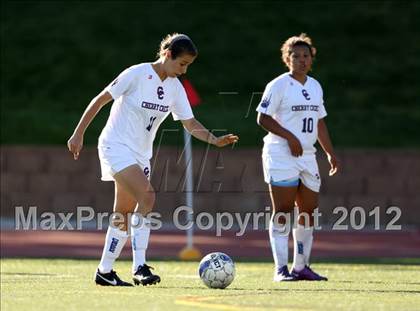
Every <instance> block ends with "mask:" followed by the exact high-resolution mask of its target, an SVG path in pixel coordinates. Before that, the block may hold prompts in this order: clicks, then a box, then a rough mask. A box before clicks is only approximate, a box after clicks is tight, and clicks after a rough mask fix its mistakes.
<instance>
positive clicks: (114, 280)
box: [95, 181, 137, 286]
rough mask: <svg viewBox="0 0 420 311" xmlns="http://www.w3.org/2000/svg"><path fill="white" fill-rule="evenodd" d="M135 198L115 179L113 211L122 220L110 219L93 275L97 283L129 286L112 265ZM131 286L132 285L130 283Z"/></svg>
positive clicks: (125, 231) (121, 247) (120, 244)
mask: <svg viewBox="0 0 420 311" xmlns="http://www.w3.org/2000/svg"><path fill="white" fill-rule="evenodd" d="M136 204H137V202H136V200H135V199H134V198H133V196H132V195H131V194H130V193H128V192H127V191H125V189H124V188H123V187H122V186H121V185H119V184H118V182H117V181H115V199H114V208H113V211H114V213H119V214H121V215H122V216H123V217H124V218H123V222H122V223H121V222H119V221H118V217H114V218H113V219H111V225H110V226H109V227H108V231H107V234H106V237H105V245H104V249H103V252H102V257H101V261H100V263H99V266H98V270H97V272H96V275H95V282H96V284H98V285H115V286H130V285H131V284H130V283H126V282H124V281H122V280H121V279H120V278H119V277H118V276H117V274H116V273H115V271H113V270H112V266H113V264H114V262H115V260H116V259H117V258H118V257H119V255H120V253H121V250H122V249H123V247H124V245H125V243H126V241H127V238H128V232H127V218H128V217H127V216H128V215H129V214H130V213H132V212H133V211H134V209H135V207H136ZM131 286H132V285H131Z"/></svg>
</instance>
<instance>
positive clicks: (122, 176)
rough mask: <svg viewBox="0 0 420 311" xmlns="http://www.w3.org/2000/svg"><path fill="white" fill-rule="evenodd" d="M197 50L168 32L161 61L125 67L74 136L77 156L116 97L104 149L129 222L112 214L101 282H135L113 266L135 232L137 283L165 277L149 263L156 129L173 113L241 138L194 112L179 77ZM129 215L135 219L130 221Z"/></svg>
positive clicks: (206, 135)
mask: <svg viewBox="0 0 420 311" xmlns="http://www.w3.org/2000/svg"><path fill="white" fill-rule="evenodd" d="M197 54H198V53H197V49H196V47H195V45H194V43H193V42H192V41H191V39H190V38H189V37H188V36H186V35H182V34H172V35H168V36H167V37H166V38H164V39H163V40H162V42H161V44H160V49H159V53H158V57H159V59H158V60H157V61H155V62H153V63H142V64H138V65H135V66H132V67H130V68H128V69H126V70H124V71H123V72H122V73H121V74H120V75H119V76H118V77H117V78H116V79H115V80H114V81H113V82H111V83H110V84H109V85H108V86H107V87H106V88H105V89H104V90H103V91H102V92H101V93H99V94H98V95H97V96H96V97H95V98H94V99H93V100H92V101H91V102H90V104H89V105H88V107H87V108H86V110H85V112H84V113H83V115H82V117H81V119H80V122H79V123H78V125H77V127H76V129H75V131H74V133H73V135H72V136H71V138H70V139H69V140H68V143H67V145H68V148H69V150H70V152H71V153H73V156H74V159H75V160H77V159H78V157H79V153H80V151H81V149H82V146H83V135H84V132H85V131H86V128H87V127H88V125H89V124H90V122H91V121H92V120H93V118H94V117H95V116H96V114H97V113H98V111H99V110H100V109H101V108H102V107H103V106H104V105H106V104H107V103H109V102H110V101H112V100H114V103H113V105H112V109H111V112H110V116H109V119H108V121H107V123H106V125H105V128H104V129H103V131H102V133H101V135H100V137H99V144H98V153H99V159H100V163H101V171H102V180H105V181H107V180H109V181H114V183H115V201H114V212H118V213H121V214H122V215H123V216H124V223H123V224H122V225H119V226H118V224H120V222H119V221H118V219H112V220H111V225H110V226H109V228H108V231H107V234H106V238H105V245H104V249H103V253H102V258H101V261H100V263H99V266H98V269H97V271H96V274H95V282H96V284H98V285H110V286H132V284H131V283H128V282H124V281H122V280H121V279H120V278H119V277H118V275H117V274H116V273H115V271H114V270H113V269H112V267H113V263H114V261H115V260H116V259H117V258H118V256H119V255H120V253H121V250H122V248H123V246H124V244H125V242H126V241H127V239H128V237H129V236H130V235H131V242H132V248H133V281H134V283H135V284H136V285H139V284H142V285H149V284H155V283H158V282H160V277H159V276H158V275H155V274H153V273H152V272H151V271H150V269H151V267H150V266H148V265H147V264H146V249H147V245H148V240H149V235H150V222H149V221H148V220H147V218H146V216H147V214H148V213H150V212H151V211H152V209H153V205H154V203H155V194H154V191H153V188H152V185H151V184H150V182H149V176H150V162H149V160H150V158H151V157H152V147H153V140H154V138H155V135H156V132H157V130H158V127H159V125H160V124H161V123H162V122H163V121H164V120H165V118H166V117H167V116H168V115H169V114H170V113H171V114H172V116H173V118H174V120H180V121H181V122H182V125H183V126H184V127H185V128H186V129H187V130H188V131H189V132H190V133H191V134H192V135H193V136H194V137H196V138H198V139H199V140H202V141H205V142H208V143H210V144H213V145H216V146H218V147H223V146H225V145H228V144H232V143H234V142H236V141H237V140H238V137H237V136H235V135H233V134H228V135H224V136H221V137H215V136H214V135H213V134H212V133H210V132H209V131H208V130H207V129H206V128H205V127H204V126H203V125H202V124H201V123H200V122H198V121H197V120H196V119H195V118H194V116H193V113H192V111H191V107H190V104H189V102H188V99H187V95H186V93H185V90H184V88H183V86H182V84H181V82H180V81H179V79H178V78H177V77H178V76H180V75H182V74H185V73H186V72H187V68H188V66H189V65H191V63H192V62H193V61H194V60H195V58H196V57H197ZM134 212H136V214H135V215H134V216H133V217H132V219H131V220H130V219H127V218H128V217H127V216H128V215H130V214H131V213H134ZM129 221H132V222H133V225H131V226H129ZM128 229H130V230H128Z"/></svg>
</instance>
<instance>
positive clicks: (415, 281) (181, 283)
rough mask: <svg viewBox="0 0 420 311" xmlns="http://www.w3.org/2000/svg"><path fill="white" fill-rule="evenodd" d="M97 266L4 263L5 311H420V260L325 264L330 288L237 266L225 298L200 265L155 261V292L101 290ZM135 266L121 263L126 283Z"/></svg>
mask: <svg viewBox="0 0 420 311" xmlns="http://www.w3.org/2000/svg"><path fill="white" fill-rule="evenodd" d="M97 263H98V262H97V261H96V260H62V259H2V261H1V310H44V311H47V310H60V311H62V310H137V311H138V310H419V308H420V280H419V278H420V266H419V265H420V259H411V260H408V259H402V260H382V261H378V260H376V261H370V262H365V263H363V262H353V263H344V262H334V263H333V262H331V263H328V262H325V263H317V264H314V265H313V267H314V268H315V269H316V270H317V271H319V272H322V273H325V274H326V275H328V277H329V278H330V281H328V282H294V283H281V284H274V283H273V282H272V281H271V277H272V264H271V263H267V262H237V264H236V272H237V275H236V279H235V280H234V282H233V283H232V284H231V286H230V287H228V288H227V289H225V290H212V289H208V288H206V287H205V286H204V284H202V282H201V280H200V279H199V278H198V276H197V263H186V262H176V261H152V262H150V264H151V265H152V266H155V267H156V270H155V271H156V272H157V273H159V274H160V275H161V276H162V282H161V283H160V284H159V285H158V286H153V287H135V288H110V287H99V286H96V285H94V283H93V281H92V276H93V272H94V271H95V268H96V265H97ZM130 268H131V262H129V261H120V262H117V264H116V266H115V269H116V270H117V271H118V272H119V274H120V275H121V277H122V278H123V279H129V278H130Z"/></svg>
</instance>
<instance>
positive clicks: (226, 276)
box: [198, 252, 235, 288]
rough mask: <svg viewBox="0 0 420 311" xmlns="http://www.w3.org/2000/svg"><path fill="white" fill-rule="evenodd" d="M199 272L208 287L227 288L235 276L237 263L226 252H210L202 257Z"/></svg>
mask: <svg viewBox="0 0 420 311" xmlns="http://www.w3.org/2000/svg"><path fill="white" fill-rule="evenodd" d="M198 273H199V275H200V278H201V280H202V281H203V282H204V284H206V285H207V287H209V288H226V287H228V286H229V285H230V283H232V281H233V279H234V278H235V264H234V263H233V261H232V259H231V258H230V257H229V256H228V255H226V254H224V253H220V252H216V253H210V254H208V255H207V256H205V257H204V258H203V259H201V261H200V265H199V268H198Z"/></svg>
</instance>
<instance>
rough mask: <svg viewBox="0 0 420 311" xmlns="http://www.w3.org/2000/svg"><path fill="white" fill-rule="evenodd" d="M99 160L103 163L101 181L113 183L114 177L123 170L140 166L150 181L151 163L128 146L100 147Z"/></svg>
mask: <svg viewBox="0 0 420 311" xmlns="http://www.w3.org/2000/svg"><path fill="white" fill-rule="evenodd" d="M98 154H99V160H100V163H101V173H102V177H101V180H103V181H113V180H115V179H114V177H113V176H114V175H115V174H116V173H118V172H121V171H122V170H123V169H125V168H127V167H129V166H131V165H134V164H138V165H139V166H140V168H141V169H142V170H143V172H144V174H145V175H146V177H147V179H150V161H148V160H145V159H142V158H140V157H139V156H137V154H136V153H134V152H133V151H131V150H130V149H129V148H128V147H127V146H126V145H123V144H109V145H100V146H98Z"/></svg>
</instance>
